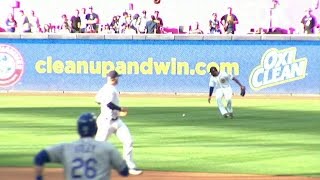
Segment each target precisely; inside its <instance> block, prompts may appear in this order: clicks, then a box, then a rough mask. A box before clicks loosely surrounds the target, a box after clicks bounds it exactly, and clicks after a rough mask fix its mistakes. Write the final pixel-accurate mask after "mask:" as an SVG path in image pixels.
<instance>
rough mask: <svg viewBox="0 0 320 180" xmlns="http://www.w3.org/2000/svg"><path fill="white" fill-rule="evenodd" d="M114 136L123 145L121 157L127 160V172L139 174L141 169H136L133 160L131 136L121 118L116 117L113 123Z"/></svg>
mask: <svg viewBox="0 0 320 180" xmlns="http://www.w3.org/2000/svg"><path fill="white" fill-rule="evenodd" d="M115 125H116V126H117V127H115V128H116V129H117V130H116V136H117V137H118V139H119V140H120V141H121V142H122V145H123V159H124V160H125V161H126V162H127V165H128V167H129V173H130V174H132V175H139V174H141V173H142V170H140V169H137V167H136V164H135V163H134V161H133V138H132V136H131V133H130V130H129V129H128V127H127V125H126V124H124V123H123V121H122V120H121V119H118V120H117V121H116V124H115Z"/></svg>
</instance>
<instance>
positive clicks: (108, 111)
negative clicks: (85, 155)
mask: <svg viewBox="0 0 320 180" xmlns="http://www.w3.org/2000/svg"><path fill="white" fill-rule="evenodd" d="M119 77H120V75H119V74H118V73H117V71H110V72H109V74H108V77H107V83H106V84H105V85H104V86H103V87H102V88H101V89H100V90H99V92H98V93H97V95H96V102H97V103H98V104H100V106H101V112H100V115H99V117H98V120H97V125H98V132H97V135H96V137H95V139H96V140H97V141H105V140H106V139H108V138H109V137H110V136H111V135H112V134H115V135H116V136H117V137H118V139H119V140H120V141H121V142H122V144H123V158H124V159H125V161H126V162H127V165H128V167H129V173H130V174H131V175H139V174H141V173H142V170H141V169H138V168H137V167H136V164H135V163H134V161H133V140H132V136H131V133H130V131H129V129H128V127H127V125H126V124H125V123H124V122H123V121H122V120H121V119H120V115H121V113H127V112H128V109H127V108H125V107H120V102H119V92H118V90H117V89H116V85H117V84H118V82H119Z"/></svg>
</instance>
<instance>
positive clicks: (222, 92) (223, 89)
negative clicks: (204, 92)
mask: <svg viewBox="0 0 320 180" xmlns="http://www.w3.org/2000/svg"><path fill="white" fill-rule="evenodd" d="M210 74H211V76H210V81H209V88H210V89H209V98H208V102H209V103H210V102H211V96H212V93H213V90H214V88H215V89H216V91H215V95H216V100H217V104H218V107H219V111H220V113H221V115H223V117H225V118H228V117H230V118H233V109H232V89H231V86H230V80H233V81H235V82H236V83H237V84H238V85H239V86H240V88H241V89H243V88H245V87H244V86H243V85H242V84H241V83H240V82H239V80H238V79H236V78H235V77H234V76H233V75H231V74H227V73H226V72H219V71H218V70H217V68H216V67H211V68H210ZM223 97H224V98H225V100H226V101H227V106H226V107H225V106H224V103H223V100H222V98H223Z"/></svg>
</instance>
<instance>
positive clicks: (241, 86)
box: [232, 77, 244, 89]
mask: <svg viewBox="0 0 320 180" xmlns="http://www.w3.org/2000/svg"><path fill="white" fill-rule="evenodd" d="M232 80H234V82H236V83H237V84H238V85H239V86H240V88H241V89H242V88H244V86H243V85H242V84H241V83H240V81H239V80H238V79H237V78H235V77H233V79H232Z"/></svg>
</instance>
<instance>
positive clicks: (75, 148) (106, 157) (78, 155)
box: [34, 113, 129, 180]
mask: <svg viewBox="0 0 320 180" xmlns="http://www.w3.org/2000/svg"><path fill="white" fill-rule="evenodd" d="M77 123H78V133H79V135H80V137H81V138H80V139H79V140H77V141H74V142H71V143H61V144H57V145H53V146H51V147H47V148H45V149H43V150H42V151H40V152H39V153H38V154H37V155H36V156H35V158H34V164H35V170H36V178H35V179H36V180H42V179H43V170H44V164H45V163H49V162H55V163H60V164H63V167H64V175H65V179H68V180H72V179H77V180H85V179H93V180H109V179H110V175H111V169H116V170H117V171H118V172H119V174H120V175H122V176H128V175H129V172H128V167H127V164H126V162H125V161H124V160H123V159H122V157H121V155H120V153H119V151H118V150H117V149H116V148H115V147H114V146H113V145H112V144H110V143H107V142H98V141H95V140H94V139H93V137H94V136H95V134H96V132H97V124H96V116H95V115H94V114H93V113H85V114H82V115H81V116H80V117H79V119H78V122H77Z"/></svg>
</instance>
